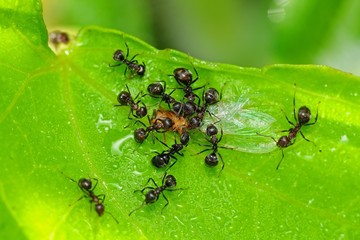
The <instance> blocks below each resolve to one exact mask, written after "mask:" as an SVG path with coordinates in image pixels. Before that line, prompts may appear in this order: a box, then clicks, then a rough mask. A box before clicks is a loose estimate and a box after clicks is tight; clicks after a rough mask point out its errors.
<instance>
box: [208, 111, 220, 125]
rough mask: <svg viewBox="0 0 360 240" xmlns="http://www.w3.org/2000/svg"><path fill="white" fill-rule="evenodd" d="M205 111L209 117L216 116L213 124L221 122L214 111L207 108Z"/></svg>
mask: <svg viewBox="0 0 360 240" xmlns="http://www.w3.org/2000/svg"><path fill="white" fill-rule="evenodd" d="M206 112H207V113H208V114H209V116H210V117H213V118H216V121H215V122H214V124H217V123H219V122H221V119H220V118H219V117H218V116H216V115H215V114H214V113H212V112H210V111H208V110H206Z"/></svg>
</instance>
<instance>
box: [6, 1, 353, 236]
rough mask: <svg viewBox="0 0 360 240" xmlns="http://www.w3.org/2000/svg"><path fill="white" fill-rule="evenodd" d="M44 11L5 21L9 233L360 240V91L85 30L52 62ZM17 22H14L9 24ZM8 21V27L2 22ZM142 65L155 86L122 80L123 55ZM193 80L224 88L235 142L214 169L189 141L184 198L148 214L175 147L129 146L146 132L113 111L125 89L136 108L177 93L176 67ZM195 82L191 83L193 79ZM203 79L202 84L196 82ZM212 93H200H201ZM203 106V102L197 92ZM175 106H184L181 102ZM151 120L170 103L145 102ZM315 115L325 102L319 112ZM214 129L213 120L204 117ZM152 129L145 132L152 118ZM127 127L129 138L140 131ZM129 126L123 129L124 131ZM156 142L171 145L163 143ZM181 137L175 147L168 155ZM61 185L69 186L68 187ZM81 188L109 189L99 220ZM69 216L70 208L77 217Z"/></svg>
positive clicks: (316, 74)
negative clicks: (307, 118)
mask: <svg viewBox="0 0 360 240" xmlns="http://www.w3.org/2000/svg"><path fill="white" fill-rule="evenodd" d="M39 6H40V5H39V4H38V2H37V1H28V3H26V4H19V3H13V4H12V5H11V7H9V8H2V10H1V13H2V14H1V20H2V28H1V32H2V36H3V39H4V40H3V42H2V43H1V44H2V45H1V46H2V49H3V50H2V51H1V53H0V54H1V55H2V57H1V59H2V60H1V63H0V68H1V73H2V74H1V86H2V91H3V94H2V96H1V97H2V101H1V104H0V109H1V115H0V123H1V125H0V129H1V139H0V140H1V141H0V142H1V144H2V149H3V151H2V152H1V154H0V157H1V161H0V167H1V175H0V181H1V185H0V187H1V188H0V193H1V195H0V196H1V205H0V207H1V209H4V210H3V211H2V212H4V213H5V214H4V215H2V216H3V217H2V218H1V225H2V226H5V227H3V229H4V231H2V233H1V234H3V235H4V236H9V235H10V236H11V234H14V235H15V234H18V235H16V236H19V237H18V238H28V239H41V238H54V239H60V238H61V239H62V238H77V239H95V238H96V239H111V238H115V239H159V238H179V239H190V238H196V239H205V238H208V239H223V238H225V237H226V238H227V239H235V238H236V239H239V238H242V239H249V238H250V239H252V238H260V239H289V238H300V239H302V238H314V237H316V238H324V239H335V238H336V239H337V238H348V239H356V238H359V235H360V231H359V229H360V223H359V221H360V220H359V215H360V209H359V206H360V205H359V184H358V182H359V178H360V176H359V172H360V171H359V159H360V157H359V152H360V151H359V149H358V148H359V147H358V146H359V143H360V141H359V133H360V131H359V122H360V115H359V113H358V109H359V105H360V100H359V83H360V81H359V80H360V79H359V78H358V77H356V76H352V75H350V74H347V73H343V72H340V71H338V70H335V69H331V68H329V67H326V66H294V65H273V66H268V67H265V68H263V69H258V68H241V67H237V66H231V65H225V64H217V63H211V62H204V61H201V60H198V59H194V58H192V57H191V56H188V55H186V54H183V53H181V52H178V51H175V50H171V49H165V50H157V49H155V48H153V47H151V46H149V45H147V44H146V43H144V42H142V41H141V40H139V39H136V38H134V37H132V36H129V35H127V34H125V33H122V32H119V31H114V30H110V29H102V28H99V27H86V28H84V29H82V30H81V31H80V32H79V34H78V35H77V36H76V38H73V39H72V41H71V43H70V44H69V45H68V46H66V48H65V49H62V50H59V51H58V53H57V54H56V55H55V54H54V53H53V52H52V51H51V50H50V49H49V48H48V46H47V41H46V39H47V31H46V29H45V27H44V24H43V22H42V19H41V7H39ZM5 19H7V20H5ZM3 20H4V21H3ZM125 42H126V43H127V44H128V45H129V48H130V57H132V56H133V55H134V54H139V55H138V56H137V57H136V59H137V60H139V62H145V64H146V67H147V69H146V73H145V76H144V77H142V78H140V77H137V76H135V77H133V78H131V79H130V78H129V77H128V76H129V75H126V76H124V74H123V73H124V70H125V66H120V67H109V64H110V65H111V64H115V62H114V61H113V60H112V55H113V53H114V51H115V50H116V49H122V50H125V49H126V47H125ZM192 65H194V66H195V67H196V70H197V71H198V74H199V80H198V81H197V82H196V83H195V84H194V85H196V87H200V86H203V85H205V87H206V88H207V87H214V88H216V89H222V99H221V101H220V102H219V103H218V104H217V106H214V107H212V111H213V112H214V114H215V115H217V116H219V118H221V121H220V122H219V124H218V126H219V128H222V129H223V131H224V134H223V138H222V141H221V142H220V143H219V145H221V146H227V147H231V148H233V149H219V152H221V155H222V157H223V159H224V162H225V168H224V171H223V172H222V173H221V175H220V177H218V173H219V170H220V167H221V164H219V165H220V166H217V167H215V168H208V167H206V166H205V164H204V158H205V156H206V155H207V154H208V153H209V152H206V153H205V152H204V153H201V154H199V155H197V153H199V152H200V151H202V150H204V149H205V148H206V147H203V146H199V144H206V143H207V142H206V140H205V137H204V134H203V133H202V132H200V131H194V132H192V133H191V142H190V144H189V146H188V147H187V148H186V149H185V151H184V157H181V156H177V158H178V162H177V163H176V165H175V166H174V167H173V168H172V169H171V170H170V171H171V174H173V175H174V176H176V179H177V184H178V185H177V186H178V187H179V188H185V189H184V190H181V191H174V192H165V194H166V197H167V199H168V200H169V205H168V206H167V207H166V208H165V209H164V211H163V214H160V212H161V209H162V207H163V206H164V205H165V203H166V201H165V200H164V198H162V197H161V196H160V198H159V200H158V201H157V202H156V203H154V204H152V205H149V206H144V207H143V208H141V209H140V210H138V211H136V212H135V213H134V214H133V215H131V217H129V216H128V214H129V212H130V211H131V210H133V209H135V208H137V207H139V206H140V205H141V204H142V201H143V200H144V197H143V196H142V195H141V194H139V193H133V191H134V190H137V189H142V187H143V186H144V184H145V183H146V181H147V180H148V178H149V177H152V178H154V180H155V181H156V182H157V183H158V184H160V183H161V177H162V175H163V172H164V171H163V170H162V169H160V170H159V169H155V168H154V167H152V166H151V163H150V159H151V158H152V157H153V156H154V155H155V153H154V151H158V152H161V151H163V150H165V147H164V146H163V145H162V144H160V143H158V142H156V143H155V144H153V143H152V141H151V137H149V139H147V141H145V142H144V143H143V144H141V145H139V144H138V143H136V142H135V141H134V140H133V139H132V134H133V130H134V129H135V128H136V127H137V125H138V124H137V123H135V122H134V121H129V119H128V113H129V108H128V107H114V104H116V103H117V101H116V98H117V95H118V93H119V92H120V91H122V90H125V84H127V85H128V86H129V88H130V90H131V93H132V94H133V95H134V96H135V95H136V94H137V93H138V92H139V91H143V93H145V92H146V87H147V86H148V84H149V83H151V82H154V81H159V80H163V81H166V83H167V88H168V91H169V90H170V89H172V88H176V87H178V84H177V83H176V81H175V80H174V78H173V77H171V76H168V75H169V74H172V71H173V69H175V68H177V67H187V68H189V69H191V70H192ZM192 71H193V70H192ZM193 72H194V71H193ZM294 83H296V108H298V107H300V106H302V105H306V106H308V107H309V108H310V109H311V110H312V114H313V117H314V116H315V115H316V109H317V107H318V108H319V110H318V113H319V118H318V122H317V123H316V124H315V125H312V126H306V127H304V128H303V130H302V132H303V134H304V136H306V138H307V139H309V140H311V141H312V142H313V143H315V144H316V146H314V145H313V144H312V143H309V142H306V141H304V139H303V138H302V137H301V136H298V139H297V141H296V143H295V144H294V145H293V146H291V147H289V148H287V149H285V150H284V153H285V158H284V160H283V162H282V164H281V166H280V169H279V170H276V169H275V168H276V165H277V163H278V161H279V160H280V158H281V151H279V150H278V149H277V148H276V146H275V143H274V142H273V141H272V139H271V138H267V137H262V136H259V135H257V133H262V134H265V135H270V136H273V137H275V138H276V139H277V138H278V137H280V136H281V135H282V134H283V133H281V132H279V131H281V130H287V129H289V128H290V127H291V125H290V124H289V123H288V122H287V121H286V118H285V116H284V113H283V112H282V110H283V111H284V112H285V113H286V115H287V116H288V117H289V119H290V120H292V121H293V116H292V113H293V102H292V101H293V96H294ZM199 91H201V90H199ZM200 94H201V93H200ZM174 96H175V97H177V98H179V97H180V96H181V90H176V91H175V93H174ZM142 100H143V101H144V102H146V105H147V106H149V112H150V114H151V109H154V108H156V107H157V104H158V102H159V99H152V98H150V97H149V96H146V97H144V98H143V99H142ZM318 102H321V103H320V104H318ZM206 118H207V119H205V122H206V123H208V122H212V121H214V119H213V118H211V117H209V116H206ZM144 123H145V124H147V122H146V119H145V120H144ZM129 124H130V125H129ZM127 125H129V127H127V128H124V126H127ZM157 136H158V137H159V138H160V139H162V138H163V136H162V135H161V134H157ZM173 138H174V137H173V134H167V135H166V142H167V144H168V145H171V144H172V141H173V140H172V139H173ZM61 173H63V174H61ZM67 177H70V178H73V179H75V180H76V181H77V180H78V179H79V178H81V177H91V178H96V179H98V180H99V184H98V185H97V188H96V189H95V193H97V194H101V193H103V194H105V195H106V201H105V205H106V211H107V212H108V213H111V214H112V215H114V216H115V217H116V219H117V220H118V221H119V224H116V223H115V221H114V220H113V219H112V217H111V216H110V215H109V214H107V213H105V214H104V216H103V217H101V218H99V217H98V216H97V214H96V213H95V211H94V209H93V207H94V206H90V204H89V202H88V201H87V200H84V199H83V200H81V201H76V200H77V199H79V198H80V197H81V196H82V192H81V191H80V190H79V189H78V186H77V185H76V184H75V183H73V182H72V181H70V180H69V179H68V178H67ZM69 205H71V206H69Z"/></svg>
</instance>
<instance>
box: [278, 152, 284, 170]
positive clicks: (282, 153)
mask: <svg viewBox="0 0 360 240" xmlns="http://www.w3.org/2000/svg"><path fill="white" fill-rule="evenodd" d="M281 155H282V157H281V159H280V161H279V163H278V165H277V166H276V170H279V167H280V164H281V162H282V160H283V159H284V150H283V149H281Z"/></svg>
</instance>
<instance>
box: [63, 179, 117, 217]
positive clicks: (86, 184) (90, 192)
mask: <svg viewBox="0 0 360 240" xmlns="http://www.w3.org/2000/svg"><path fill="white" fill-rule="evenodd" d="M67 178H68V179H70V180H71V181H73V182H74V183H76V184H77V185H78V186H79V188H80V190H81V191H83V193H84V195H83V196H81V197H80V198H79V199H78V200H77V201H80V200H81V199H83V198H84V197H86V198H89V199H90V204H92V203H95V211H96V212H97V214H98V215H99V217H101V216H102V215H103V214H104V212H105V206H104V202H105V194H100V195H96V194H95V193H94V190H95V188H96V186H97V184H98V180H97V179H96V178H80V179H79V181H75V180H74V179H72V178H69V177H67ZM91 180H94V181H95V182H96V183H95V185H94V186H92V181H91ZM106 213H108V214H109V215H110V216H112V218H113V219H114V220H115V222H116V223H117V224H119V221H118V220H117V219H116V218H115V217H114V216H113V215H112V214H111V213H110V212H106Z"/></svg>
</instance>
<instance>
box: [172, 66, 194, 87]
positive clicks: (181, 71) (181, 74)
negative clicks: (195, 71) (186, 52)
mask: <svg viewBox="0 0 360 240" xmlns="http://www.w3.org/2000/svg"><path fill="white" fill-rule="evenodd" d="M174 78H175V79H176V81H177V82H178V83H179V84H181V85H184V86H189V85H190V84H192V82H193V79H192V73H191V72H190V70H189V69H186V68H176V69H175V70H174Z"/></svg>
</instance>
